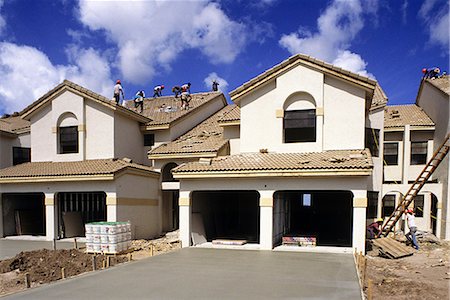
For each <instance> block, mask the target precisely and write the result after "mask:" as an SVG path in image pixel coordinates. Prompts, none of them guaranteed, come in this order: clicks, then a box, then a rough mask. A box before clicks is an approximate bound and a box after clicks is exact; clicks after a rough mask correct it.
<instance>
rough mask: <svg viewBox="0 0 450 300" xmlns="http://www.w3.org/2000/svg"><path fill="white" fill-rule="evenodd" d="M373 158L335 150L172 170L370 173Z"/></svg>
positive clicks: (251, 156) (253, 156)
mask: <svg viewBox="0 0 450 300" xmlns="http://www.w3.org/2000/svg"><path fill="white" fill-rule="evenodd" d="M372 166H373V165H372V156H371V155H370V152H369V151H368V150H367V149H366V150H334V151H323V152H312V153H243V154H237V155H230V156H223V157H217V158H213V159H211V160H205V159H203V160H202V159H200V160H199V161H198V162H191V163H186V164H182V165H180V166H179V167H177V168H175V169H173V170H172V172H173V173H174V175H178V174H179V175H183V174H194V175H195V174H200V173H209V172H214V173H216V172H222V173H239V172H241V173H250V174H256V173H264V172H272V173H273V172H274V171H275V172H279V173H283V172H293V171H296V172H308V171H355V170H361V171H370V170H371V169H372Z"/></svg>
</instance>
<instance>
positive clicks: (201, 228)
mask: <svg viewBox="0 0 450 300" xmlns="http://www.w3.org/2000/svg"><path fill="white" fill-rule="evenodd" d="M191 239H192V244H193V245H194V246H195V245H200V244H203V243H206V242H207V240H206V233H205V225H204V224H203V217H202V214H201V213H192V231H191Z"/></svg>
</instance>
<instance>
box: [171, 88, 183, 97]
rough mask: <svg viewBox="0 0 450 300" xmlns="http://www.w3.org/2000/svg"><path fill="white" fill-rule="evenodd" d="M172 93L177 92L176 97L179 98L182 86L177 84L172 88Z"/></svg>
mask: <svg viewBox="0 0 450 300" xmlns="http://www.w3.org/2000/svg"><path fill="white" fill-rule="evenodd" d="M172 93H174V94H175V98H178V95H180V94H181V86H179V85H176V86H174V87H173V88H172Z"/></svg>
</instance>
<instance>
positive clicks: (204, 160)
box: [198, 158, 211, 165]
mask: <svg viewBox="0 0 450 300" xmlns="http://www.w3.org/2000/svg"><path fill="white" fill-rule="evenodd" d="M198 162H199V163H200V164H202V165H211V158H200V159H199V160H198Z"/></svg>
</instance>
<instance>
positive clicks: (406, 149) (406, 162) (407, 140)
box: [399, 125, 411, 184]
mask: <svg viewBox="0 0 450 300" xmlns="http://www.w3.org/2000/svg"><path fill="white" fill-rule="evenodd" d="M410 158H411V129H410V126H409V125H405V131H404V133H403V159H402V161H400V162H399V163H402V162H403V164H402V166H403V169H402V175H403V176H402V183H403V184H408V177H409V166H410V164H411V159H410Z"/></svg>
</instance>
